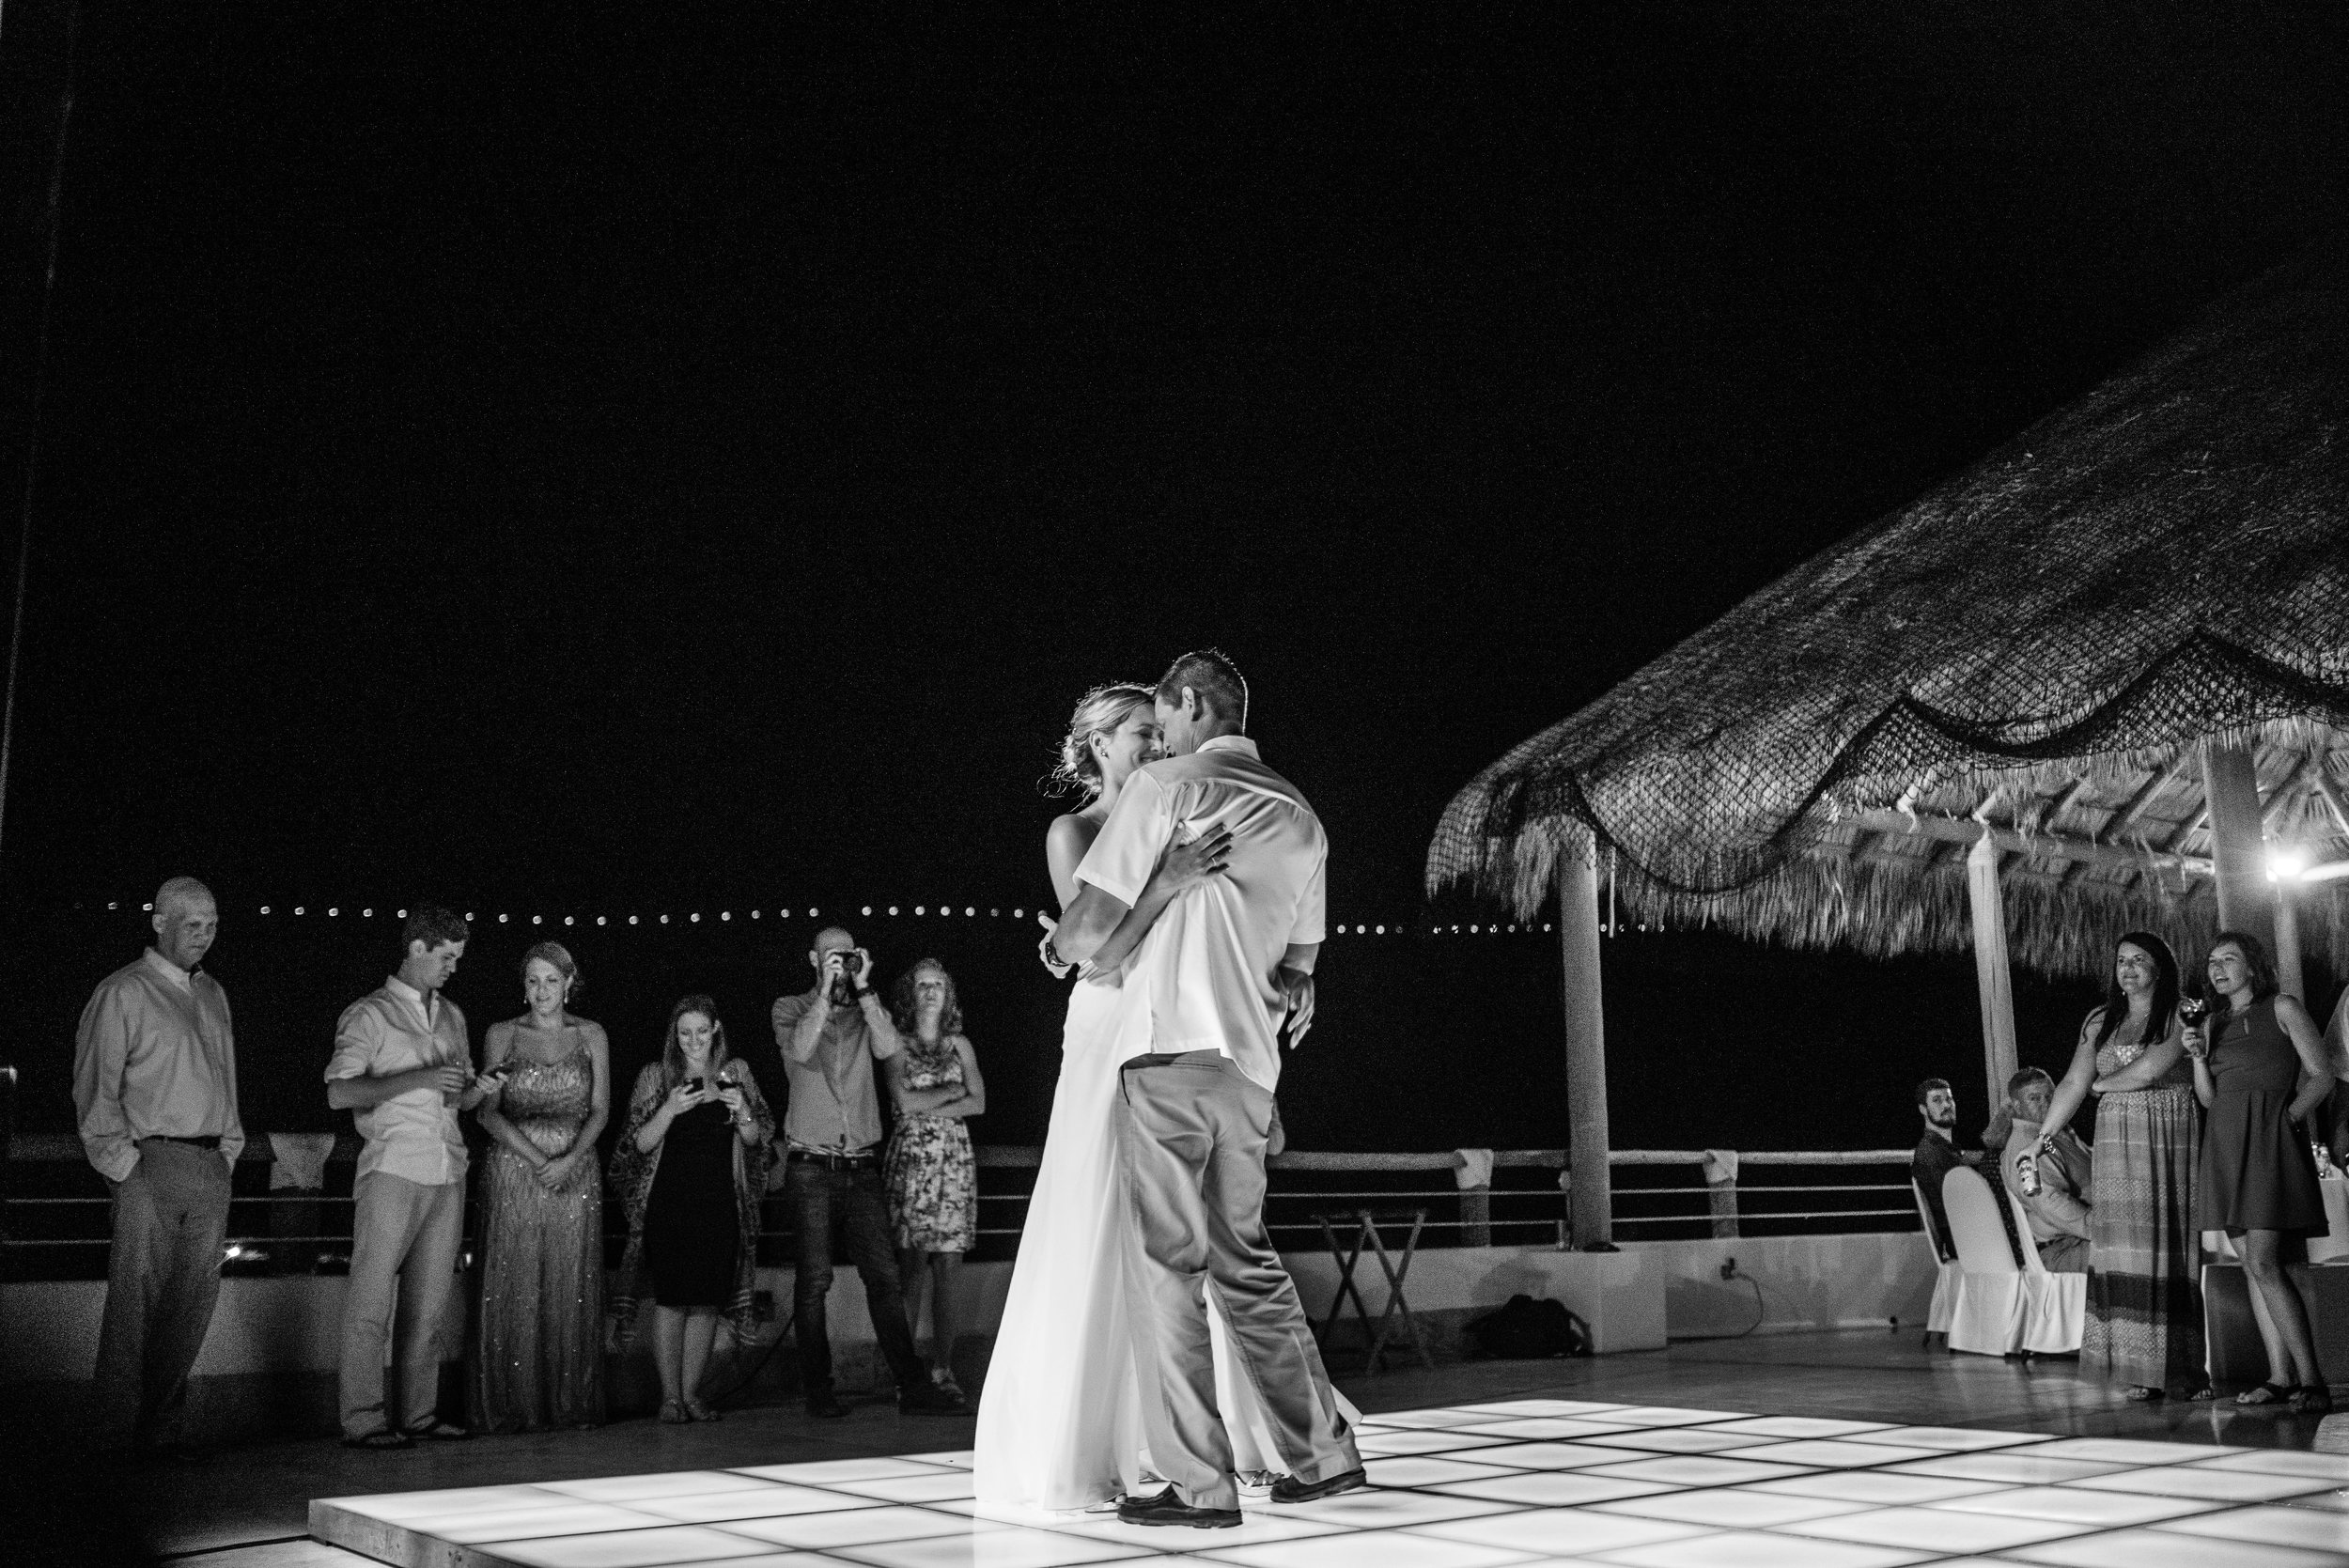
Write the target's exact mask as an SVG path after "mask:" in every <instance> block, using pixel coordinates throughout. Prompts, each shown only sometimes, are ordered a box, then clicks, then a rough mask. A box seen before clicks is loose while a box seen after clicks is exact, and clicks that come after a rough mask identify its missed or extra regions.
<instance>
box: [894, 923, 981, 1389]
mask: <svg viewBox="0 0 2349 1568" xmlns="http://www.w3.org/2000/svg"><path fill="white" fill-rule="evenodd" d="M890 1011H891V1012H892V1013H894V1015H895V1017H896V1024H897V1037H898V1038H899V1039H900V1040H902V1041H904V1042H905V1048H904V1049H903V1050H901V1051H899V1052H898V1053H897V1054H896V1055H895V1056H892V1057H887V1058H884V1059H883V1060H882V1062H881V1076H882V1078H883V1079H885V1080H886V1081H887V1083H888V1086H889V1096H890V1099H891V1101H892V1102H893V1103H894V1106H895V1108H896V1112H897V1126H896V1130H895V1131H894V1133H892V1134H891V1135H890V1139H889V1153H888V1155H887V1157H886V1158H885V1159H884V1160H883V1161H882V1165H881V1180H882V1182H883V1183H884V1185H886V1186H887V1188H888V1189H889V1226H890V1230H891V1232H892V1233H893V1234H894V1239H895V1241H896V1244H897V1276H898V1278H899V1279H900V1280H902V1281H904V1282H905V1294H906V1321H907V1327H910V1328H911V1329H912V1330H913V1331H914V1333H915V1334H916V1335H919V1334H920V1333H921V1331H922V1281H923V1278H924V1276H925V1275H926V1276H927V1277H928V1279H929V1281H930V1321H931V1323H932V1325H933V1326H934V1327H936V1329H937V1348H936V1350H935V1351H934V1352H933V1353H932V1355H931V1357H930V1368H931V1371H930V1376H931V1377H932V1378H933V1379H935V1380H936V1381H937V1382H938V1383H939V1384H940V1385H941V1386H942V1387H944V1388H948V1389H955V1391H956V1392H957V1394H959V1393H960V1392H961V1389H958V1388H957V1387H956V1384H955V1379H954V1354H955V1340H956V1337H957V1331H958V1330H959V1329H960V1327H961V1324H962V1317H961V1306H962V1299H961V1293H962V1255H963V1254H964V1253H965V1252H968V1251H969V1250H971V1249H972V1247H973V1246H975V1245H976V1244H977V1242H978V1238H979V1172H978V1165H977V1162H976V1161H975V1160H974V1159H972V1155H971V1130H970V1128H969V1126H966V1125H965V1123H964V1120H963V1119H964V1118H965V1117H969V1116H977V1115H980V1114H982V1113H983V1112H985V1111H986V1110H987V1080H986V1079H983V1078H981V1077H980V1076H979V1059H978V1058H977V1057H976V1056H975V1055H973V1054H972V1050H971V1042H970V1040H969V1039H968V1038H966V1037H965V1036H964V1034H963V1032H962V1007H961V1004H960V1002H959V1001H957V997H956V995H955V982H954V977H953V976H951V975H949V974H948V973H947V972H946V969H945V966H944V965H942V964H941V963H940V962H939V961H938V960H937V959H935V958H925V959H923V960H922V961H921V962H920V963H918V964H916V965H914V966H913V968H911V969H910V970H907V971H906V972H905V973H904V974H903V975H901V976H899V977H898V980H897V986H896V989H895V991H894V993H893V994H892V996H891V998H890Z"/></svg>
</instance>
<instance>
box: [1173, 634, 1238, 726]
mask: <svg viewBox="0 0 2349 1568" xmlns="http://www.w3.org/2000/svg"><path fill="white" fill-rule="evenodd" d="M1186 686H1188V687H1190V689H1191V690H1192V691H1195V692H1197V693H1198V694H1199V700H1200V701H1201V702H1203V703H1205V704H1206V705H1207V706H1209V707H1211V708H1213V709H1214V710H1215V716H1216V717H1217V718H1219V719H1229V720H1232V721H1233V722H1236V723H1237V724H1238V725H1239V727H1240V730H1241V732H1242V733H1245V732H1246V731H1247V729H1248V682H1247V680H1246V678H1245V677H1243V676H1242V675H1240V673H1239V666H1238V665H1237V664H1235V663H1233V662H1232V661H1231V660H1230V659H1229V658H1227V657H1226V656H1225V655H1224V653H1223V650H1222V649H1221V648H1200V649H1197V650H1195V651H1193V652H1190V653H1187V654H1185V655H1183V657H1182V658H1180V659H1178V660H1175V662H1174V663H1173V664H1172V665H1170V666H1169V667H1168V669H1167V672H1166V674H1165V675H1161V676H1159V690H1158V693H1157V696H1158V700H1159V702H1162V703H1168V704H1174V703H1179V702H1181V701H1182V700H1183V688H1184V687H1186Z"/></svg>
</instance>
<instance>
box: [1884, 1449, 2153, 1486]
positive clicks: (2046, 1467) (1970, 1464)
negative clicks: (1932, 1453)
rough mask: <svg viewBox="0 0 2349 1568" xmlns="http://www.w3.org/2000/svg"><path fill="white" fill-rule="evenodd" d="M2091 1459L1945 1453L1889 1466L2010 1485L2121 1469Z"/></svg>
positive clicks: (1905, 1472) (1904, 1472) (2081, 1478)
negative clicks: (2001, 1482)
mask: <svg viewBox="0 0 2349 1568" xmlns="http://www.w3.org/2000/svg"><path fill="white" fill-rule="evenodd" d="M1891 1468H1892V1469H1893V1470H1894V1471H1895V1472H1897V1473H1898V1474H1901V1475H1938V1476H1951V1477H1953V1478H1955V1479H1957V1480H1959V1481H2003V1482H2005V1483H2008V1484H2009V1485H2013V1486H2048V1485H2052V1484H2054V1483H2057V1482H2063V1481H2086V1480H2088V1479H2089V1478H2091V1477H2092V1476H2100V1475H2111V1474H2112V1473H2114V1472H2115V1471H2117V1470H2122V1469H2125V1468H2126V1467H2125V1466H2122V1465H2100V1464H2098V1463H2096V1462H2095V1461H2094V1460H2092V1459H2034V1458H2032V1457H2031V1456H2030V1454H2028V1453H1946V1454H1943V1455H1942V1456H1941V1457H1940V1458H1938V1459H1919V1460H1915V1461H1913V1462H1911V1463H1909V1464H1906V1465H1894V1466H1892V1467H1891Z"/></svg>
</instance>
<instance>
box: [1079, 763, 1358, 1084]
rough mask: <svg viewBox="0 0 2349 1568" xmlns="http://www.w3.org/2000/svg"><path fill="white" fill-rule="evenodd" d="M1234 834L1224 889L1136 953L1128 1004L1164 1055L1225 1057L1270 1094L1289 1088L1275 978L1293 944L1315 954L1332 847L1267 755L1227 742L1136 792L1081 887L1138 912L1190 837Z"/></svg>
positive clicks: (1187, 903) (1220, 882) (1170, 918)
mask: <svg viewBox="0 0 2349 1568" xmlns="http://www.w3.org/2000/svg"><path fill="white" fill-rule="evenodd" d="M1219 825H1220V826H1222V827H1224V828H1228V829H1230V830H1231V833H1232V853H1231V859H1230V861H1229V862H1228V863H1227V864H1226V865H1225V867H1224V870H1223V873H1222V875H1221V876H1218V877H1213V878H1211V879H1209V880H1207V881H1206V882H1202V883H1200V884H1198V885H1197V886H1195V887H1190V888H1186V889H1185V890H1183V892H1181V893H1178V894H1176V895H1175V899H1174V901H1173V902H1172V903H1170V904H1168V905H1167V907H1166V909H1165V911H1164V912H1163V913H1161V914H1160V915H1159V919H1158V924H1155V925H1153V926H1151V928H1150V931H1149V934H1148V935H1147V936H1145V937H1143V939H1142V945H1141V947H1140V948H1138V949H1137V950H1136V951H1135V954H1134V956H1133V959H1132V961H1131V963H1130V965H1129V966H1128V970H1127V972H1126V991H1127V996H1128V1004H1129V1005H1132V1006H1136V1007H1139V1006H1143V1005H1145V1004H1146V1005H1147V1006H1148V1007H1149V1009H1150V1046H1149V1048H1150V1049H1151V1050H1154V1051H1165V1052H1174V1051H1188V1050H1210V1049H1212V1050H1219V1051H1221V1052H1222V1053H1223V1054H1224V1055H1225V1056H1228V1057H1230V1058H1231V1059H1232V1061H1233V1062H1234V1063H1237V1066H1238V1067H1239V1070H1240V1071H1241V1072H1243V1073H1245V1074H1246V1075H1248V1077H1249V1079H1252V1081H1254V1082H1255V1083H1257V1084H1260V1085H1262V1086H1263V1087H1264V1088H1265V1089H1267V1090H1270V1089H1272V1088H1274V1087H1276V1086H1277V1085H1278V1083H1279V1082H1280V1078H1281V1043H1280V1027H1281V1018H1282V1015H1283V1006H1284V998H1283V993H1282V990H1281V986H1280V983H1279V980H1278V978H1277V976H1278V974H1279V972H1280V968H1281V958H1282V956H1283V954H1285V953H1286V952H1287V951H1288V949H1289V947H1290V945H1291V944H1293V943H1318V942H1319V941H1320V940H1321V939H1322V937H1323V931H1322V922H1323V919H1324V918H1325V917H1324V911H1325V908H1326V905H1327V893H1326V889H1325V873H1326V872H1327V869H1328V865H1329V860H1330V841H1329V839H1328V838H1327V837H1326V836H1325V835H1324V834H1323V832H1322V831H1321V820H1320V818H1318V817H1316V816H1315V815H1314V811H1313V808H1312V807H1311V806H1309V805H1307V804H1306V803H1305V798H1304V797H1303V796H1302V795H1299V793H1298V792H1297V786H1296V785H1295V784H1290V783H1289V782H1288V781H1287V780H1286V779H1284V778H1283V777H1281V775H1280V774H1278V773H1275V772H1274V771H1273V770H1272V769H1271V768H1267V767H1266V766H1265V765H1264V761H1263V759H1262V758H1261V757H1259V756H1258V755H1257V754H1256V743H1255V742H1254V741H1252V740H1251V739H1249V738H1248V737H1246V736H1241V735H1219V736H1217V737H1214V738H1213V739H1211V740H1208V741H1206V742H1205V743H1204V744H1202V745H1201V746H1200V748H1199V749H1198V750H1197V751H1196V752H1193V753H1190V755H1189V756H1180V757H1169V758H1167V759H1166V760H1165V761H1163V762H1154V763H1152V764H1150V765H1149V766H1148V767H1147V768H1140V769H1137V770H1136V771H1135V773H1134V775H1133V776H1132V777H1131V778H1129V779H1128V780H1127V781H1126V787H1125V789H1124V790H1123V791H1121V792H1120V793H1119V795H1118V797H1117V804H1116V805H1115V806H1114V807H1112V809H1111V811H1110V817H1109V820H1108V821H1107V822H1106V823H1104V824H1102V827H1101V833H1100V836H1099V837H1098V838H1097V839H1095V840H1094V841H1093V847H1092V849H1091V850H1089V851H1088V852H1087V853H1086V855H1085V858H1084V861H1083V863H1081V864H1080V865H1079V866H1078V867H1077V879H1078V880H1079V881H1081V882H1090V883H1091V884H1093V885H1094V886H1095V887H1097V888H1099V889H1100V890H1101V891H1102V892H1104V893H1108V894H1109V895H1110V896H1111V897H1112V898H1115V899H1116V900H1117V901H1118V902H1120V903H1121V904H1124V905H1126V906H1127V907H1128V908H1131V907H1132V906H1133V905H1135V904H1137V903H1139V902H1140V901H1141V899H1142V890H1143V887H1144V886H1145V885H1146V884H1147V883H1148V882H1149V880H1150V874H1151V872H1152V871H1154V870H1156V869H1157V867H1158V863H1159V853H1160V852H1161V851H1163V850H1164V849H1165V848H1166V846H1168V845H1169V844H1170V843H1173V842H1175V837H1176V835H1177V833H1178V832H1179V833H1180V835H1181V837H1182V839H1183V841H1184V842H1186V843H1187V842H1189V841H1190V840H1191V839H1193V838H1196V837H1198V836H1199V835H1200V834H1202V833H1204V832H1206V831H1209V830H1210V829H1212V828H1214V827H1217V826H1219Z"/></svg>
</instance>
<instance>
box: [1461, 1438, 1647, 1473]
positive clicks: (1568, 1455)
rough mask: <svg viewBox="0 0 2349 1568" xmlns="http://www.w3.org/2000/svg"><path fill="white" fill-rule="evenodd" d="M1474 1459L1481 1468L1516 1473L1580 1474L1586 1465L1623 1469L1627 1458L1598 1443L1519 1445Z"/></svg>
mask: <svg viewBox="0 0 2349 1568" xmlns="http://www.w3.org/2000/svg"><path fill="white" fill-rule="evenodd" d="M1473 1457H1474V1458H1475V1459H1476V1461H1477V1463H1479V1464H1484V1465H1500V1466H1502V1467H1506V1468H1509V1469H1513V1470H1579V1469H1580V1468H1582V1467H1584V1466H1586V1465H1620V1464H1622V1463H1623V1462H1624V1460H1625V1458H1626V1455H1625V1453H1624V1452H1623V1450H1621V1449H1613V1448H1600V1447H1598V1446H1597V1445H1596V1444H1594V1443H1516V1444H1512V1445H1511V1446H1510V1447H1508V1448H1498V1449H1481V1450H1479V1451H1478V1452H1476V1453H1475V1455H1474V1456H1473Z"/></svg>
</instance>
